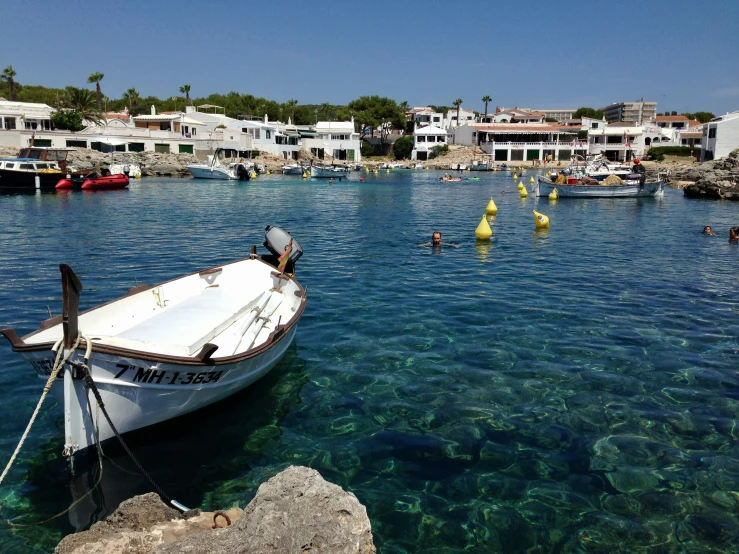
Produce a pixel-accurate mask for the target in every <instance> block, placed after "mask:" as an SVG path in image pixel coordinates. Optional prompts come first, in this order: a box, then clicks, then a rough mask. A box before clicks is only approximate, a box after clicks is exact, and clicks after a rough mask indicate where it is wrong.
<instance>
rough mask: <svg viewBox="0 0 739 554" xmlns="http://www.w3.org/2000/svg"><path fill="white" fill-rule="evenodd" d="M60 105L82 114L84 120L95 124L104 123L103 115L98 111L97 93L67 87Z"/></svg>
mask: <svg viewBox="0 0 739 554" xmlns="http://www.w3.org/2000/svg"><path fill="white" fill-rule="evenodd" d="M60 104H61V105H62V106H63V107H64V108H68V109H71V110H74V111H76V112H79V113H81V114H82V117H83V119H86V120H88V121H92V122H93V123H101V122H102V121H103V118H102V115H101V113H100V112H99V111H98V110H97V109H96V105H97V102H96V100H95V93H93V92H92V91H91V90H88V89H86V88H77V87H67V88H66V90H65V91H64V96H63V98H62V99H61V102H60Z"/></svg>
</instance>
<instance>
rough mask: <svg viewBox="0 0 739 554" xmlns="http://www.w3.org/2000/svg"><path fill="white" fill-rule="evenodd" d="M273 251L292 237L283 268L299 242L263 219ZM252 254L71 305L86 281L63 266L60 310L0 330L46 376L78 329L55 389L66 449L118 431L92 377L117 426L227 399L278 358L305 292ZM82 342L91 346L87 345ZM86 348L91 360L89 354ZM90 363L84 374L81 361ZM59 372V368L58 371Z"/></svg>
mask: <svg viewBox="0 0 739 554" xmlns="http://www.w3.org/2000/svg"><path fill="white" fill-rule="evenodd" d="M266 238H267V241H266V242H265V246H267V247H268V248H269V249H270V251H272V254H273V256H272V258H273V259H274V258H276V255H277V254H278V253H281V252H284V251H285V249H286V247H287V246H288V244H290V245H291V246H292V248H291V250H290V252H289V254H287V256H288V259H287V260H286V261H287V262H288V263H287V269H291V268H292V267H293V266H294V263H295V261H297V258H299V257H300V255H301V254H302V249H301V248H300V245H299V244H298V243H297V241H294V240H293V239H292V237H291V236H290V235H289V234H288V233H286V232H285V231H283V230H282V229H279V228H278V227H267V232H266ZM266 258H268V259H269V257H266ZM284 269H285V268H283V271H278V270H276V268H275V266H273V265H270V264H269V263H267V262H266V261H264V260H263V259H260V258H258V257H257V255H256V247H252V255H251V257H250V258H247V259H244V260H240V261H236V262H233V263H228V264H225V265H221V266H218V267H212V268H210V269H206V270H203V271H199V272H196V273H192V274H190V275H186V276H184V277H180V278H178V279H174V280H172V281H168V282H166V283H162V284H160V285H155V286H147V285H142V286H138V287H135V288H133V289H131V290H130V291H128V294H126V295H125V296H123V297H121V298H119V299H117V300H113V301H111V302H108V303H105V304H102V305H100V306H97V307H95V308H92V309H90V310H87V311H85V312H82V313H80V314H79V315H78V314H77V306H78V302H79V295H80V292H81V291H82V284H81V283H80V281H79V279H78V278H77V276H76V275H75V274H74V272H73V271H72V269H71V268H70V267H69V266H66V265H61V266H60V270H61V272H62V288H63V313H62V315H59V316H56V317H53V318H51V319H49V320H47V321H44V322H43V323H42V324H41V327H40V328H39V329H38V330H37V331H35V332H33V333H31V334H29V335H26V336H24V337H23V338H19V337H18V335H17V334H16V333H15V331H14V330H13V329H2V330H0V333H2V334H3V335H4V336H5V337H6V338H7V339H8V340H9V341H10V343H11V345H12V347H13V350H14V351H16V352H20V353H21V354H22V355H23V356H24V357H25V358H26V359H28V360H29V361H30V362H31V364H32V365H33V367H34V368H35V370H36V372H37V374H38V376H39V378H40V379H43V380H44V381H45V380H47V379H48V377H49V375H51V373H52V368H53V366H54V360H55V356H54V352H53V351H52V348H58V347H59V345H60V342H62V341H63V343H64V344H63V346H62V348H65V349H66V351H68V350H69V349H71V348H72V347H73V346H74V342H75V339H76V338H77V336H78V332H79V336H80V337H82V340H81V344H82V346H80V347H79V348H80V349H78V350H75V351H74V352H72V354H71V357H70V358H69V361H68V362H67V363H66V364H65V366H64V368H63V370H62V372H63V377H62V378H58V379H56V380H54V382H53V384H52V386H51V393H52V394H53V395H54V396H55V397H56V398H57V400H58V402H59V404H60V406H63V407H64V423H65V446H64V454H65V455H67V456H71V455H72V454H74V453H75V452H76V451H77V450H80V449H83V448H85V447H88V446H90V445H93V444H95V440H96V439H95V437H96V429H97V431H98V433H99V439H100V440H101V441H103V440H106V439H108V438H111V437H113V436H114V431H113V430H112V429H111V427H110V426H109V424H108V423H107V421H106V420H105V419H104V418H103V417H102V416H98V415H96V414H97V410H96V399H95V396H94V392H95V391H93V390H91V389H90V387H91V386H92V385H91V383H93V384H94V386H95V388H96V389H97V391H99V393H100V395H101V397H102V401H103V403H104V406H105V408H106V409H107V413H108V414H109V416H110V418H111V420H112V422H113V425H114V426H115V427H116V429H117V430H118V432H119V433H125V432H128V431H133V430H134V429H140V428H142V427H146V426H149V425H152V424H155V423H158V422H161V421H165V420H168V419H172V418H175V417H177V416H180V415H183V414H186V413H188V412H192V411H194V410H197V409H199V408H202V407H204V406H207V405H209V404H212V403H214V402H217V401H218V400H221V399H223V398H226V397H228V396H230V395H232V394H234V393H235V392H237V391H239V390H241V389H243V388H244V387H247V386H248V385H250V384H252V383H253V382H254V381H256V380H257V379H259V378H261V377H262V376H264V375H265V374H266V373H267V372H268V371H269V370H270V369H272V367H273V366H275V364H277V362H278V361H279V360H280V358H282V356H283V354H284V353H285V351H286V350H287V348H288V346H289V345H290V343H291V341H292V339H293V336H294V335H295V330H296V326H297V323H298V320H299V319H300V316H301V315H302V314H303V311H304V309H305V304H306V294H305V290H304V289H303V287H302V286H301V285H300V283H298V281H297V280H296V279H295V278H294V277H293V276H292V275H290V274H287V273H285V271H284ZM83 346H87V347H89V346H91V348H92V351H91V353H85V350H84V349H83ZM86 355H89V360H85V356H86ZM85 362H86V363H87V366H88V367H89V370H90V376H91V381H90V379H89V378H88V379H85V372H84V369H83V366H82V364H83V363H85ZM62 372H60V373H59V376H60V377H61V376H62Z"/></svg>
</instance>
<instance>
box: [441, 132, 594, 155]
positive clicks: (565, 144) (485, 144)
mask: <svg viewBox="0 0 739 554" xmlns="http://www.w3.org/2000/svg"><path fill="white" fill-rule="evenodd" d="M579 130H580V129H579V128H576V127H574V128H573V127H564V126H561V125H550V124H548V123H529V124H526V123H473V124H471V125H465V126H463V127H459V128H458V129H454V130H452V131H451V134H452V137H450V142H452V143H453V144H460V145H463V146H477V147H478V148H480V149H481V150H482V151H483V152H485V153H486V154H489V155H491V156H492V157H493V160H494V161H496V162H511V161H524V160H528V161H533V160H544V159H547V158H548V157H550V158H549V159H551V160H553V161H569V160H570V159H571V157H572V156H573V155H575V154H579V155H581V156H584V155H585V154H586V153H587V144H586V143H585V142H584V141H580V140H579V139H578V138H577V133H578V131H579Z"/></svg>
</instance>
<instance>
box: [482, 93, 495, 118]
mask: <svg viewBox="0 0 739 554" xmlns="http://www.w3.org/2000/svg"><path fill="white" fill-rule="evenodd" d="M482 101H483V102H485V117H487V116H488V102H492V101H493V99H492V98H490V96H488V95H487V94H486V95H485V96H483V97H482Z"/></svg>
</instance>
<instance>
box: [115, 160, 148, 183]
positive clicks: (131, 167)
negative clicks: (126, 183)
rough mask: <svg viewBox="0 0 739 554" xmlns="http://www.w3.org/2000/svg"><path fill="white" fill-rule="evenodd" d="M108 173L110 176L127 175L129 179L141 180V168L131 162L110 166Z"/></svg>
mask: <svg viewBox="0 0 739 554" xmlns="http://www.w3.org/2000/svg"><path fill="white" fill-rule="evenodd" d="M108 171H109V172H110V174H111V175H128V176H129V177H130V178H131V179H141V166H140V165H139V164H137V163H132V162H117V163H114V164H110V166H109V167H108Z"/></svg>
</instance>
